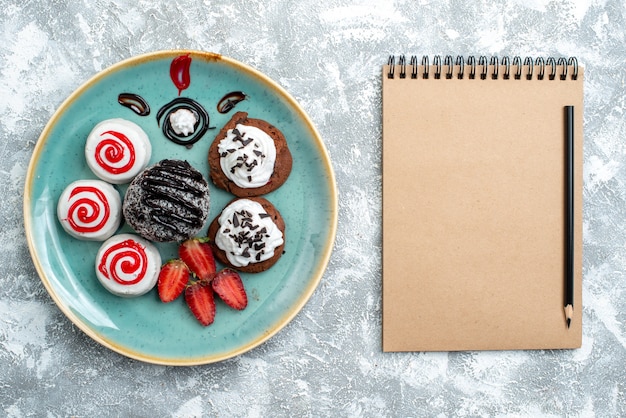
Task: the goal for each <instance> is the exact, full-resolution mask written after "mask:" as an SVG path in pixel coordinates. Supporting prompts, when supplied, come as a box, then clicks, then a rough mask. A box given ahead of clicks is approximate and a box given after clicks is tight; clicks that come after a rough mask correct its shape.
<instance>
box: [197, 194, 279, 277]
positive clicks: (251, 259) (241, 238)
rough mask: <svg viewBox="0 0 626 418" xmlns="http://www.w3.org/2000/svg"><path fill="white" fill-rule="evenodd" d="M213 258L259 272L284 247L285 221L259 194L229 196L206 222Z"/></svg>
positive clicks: (263, 269) (226, 263) (235, 267)
mask: <svg viewBox="0 0 626 418" xmlns="http://www.w3.org/2000/svg"><path fill="white" fill-rule="evenodd" d="M208 237H209V238H210V244H211V248H212V249H213V254H214V255H215V258H216V259H217V260H218V261H220V262H221V263H223V264H225V265H227V266H229V267H231V268H233V269H235V270H239V271H241V272H246V273H259V272H262V271H265V270H267V269H269V268H270V267H272V266H273V265H274V264H275V263H276V262H277V261H278V259H279V258H280V257H281V256H282V254H283V251H284V248H285V221H284V219H283V217H282V216H281V214H280V212H279V211H278V209H276V207H274V205H273V204H272V203H271V202H269V201H268V200H267V199H264V198H262V197H249V198H237V199H234V200H232V201H231V202H230V203H229V204H228V205H227V206H226V207H225V208H224V210H222V212H221V213H220V214H219V215H218V216H217V217H216V218H215V219H214V220H213V221H212V222H211V224H210V225H209V231H208Z"/></svg>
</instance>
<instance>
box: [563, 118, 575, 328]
mask: <svg viewBox="0 0 626 418" xmlns="http://www.w3.org/2000/svg"><path fill="white" fill-rule="evenodd" d="M565 154H566V162H565V182H566V185H565V196H566V208H565V211H566V213H565V218H566V221H565V222H566V225H565V240H566V245H565V251H566V252H565V304H564V306H565V321H566V322H567V328H569V327H570V325H571V323H572V315H573V314H574V106H565Z"/></svg>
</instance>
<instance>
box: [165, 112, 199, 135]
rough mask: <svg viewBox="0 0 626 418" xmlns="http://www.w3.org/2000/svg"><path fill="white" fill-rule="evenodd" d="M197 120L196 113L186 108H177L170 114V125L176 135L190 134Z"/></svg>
mask: <svg viewBox="0 0 626 418" xmlns="http://www.w3.org/2000/svg"><path fill="white" fill-rule="evenodd" d="M197 121H198V120H197V119H196V115H194V114H193V112H192V111H191V110H188V109H178V110H177V111H176V112H172V113H171V114H170V125H171V126H172V129H173V130H174V132H176V134H178V135H184V136H188V135H191V134H192V133H193V132H194V130H195V126H196V122H197Z"/></svg>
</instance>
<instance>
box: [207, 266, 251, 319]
mask: <svg viewBox="0 0 626 418" xmlns="http://www.w3.org/2000/svg"><path fill="white" fill-rule="evenodd" d="M211 286H213V290H215V293H217V295H218V296H219V297H220V299H222V300H223V301H224V302H225V303H226V304H227V305H228V306H230V307H231V308H233V309H237V310H242V309H244V308H245V307H246V306H248V296H247V295H246V291H245V289H244V288H243V282H242V281H241V277H240V276H239V273H237V272H236V271H234V270H230V269H224V270H220V272H219V273H217V274H216V275H215V277H214V278H213V280H212V281H211Z"/></svg>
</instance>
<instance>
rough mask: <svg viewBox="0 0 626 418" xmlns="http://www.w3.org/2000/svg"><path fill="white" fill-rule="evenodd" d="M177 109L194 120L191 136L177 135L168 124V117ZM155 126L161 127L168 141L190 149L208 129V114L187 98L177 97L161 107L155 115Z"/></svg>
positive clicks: (198, 104) (199, 105)
mask: <svg viewBox="0 0 626 418" xmlns="http://www.w3.org/2000/svg"><path fill="white" fill-rule="evenodd" d="M179 109H186V110H189V111H190V112H191V113H193V115H194V116H195V118H196V123H195V124H194V130H193V133H192V134H189V135H187V136H185V135H179V134H177V133H176V132H175V131H174V128H172V124H171V123H170V115H171V114H172V113H174V112H176V111H177V110H179ZM156 119H157V124H158V125H159V126H160V127H161V129H162V131H163V135H165V137H166V138H167V139H169V140H170V141H172V142H174V143H175V144H178V145H185V146H187V147H191V146H192V145H193V144H195V143H196V142H198V141H199V140H200V138H202V136H203V135H204V134H205V133H206V131H207V130H208V129H214V128H213V127H211V128H209V114H208V112H207V111H206V109H205V108H204V107H202V105H201V104H200V103H198V102H196V101H195V100H193V99H190V98H188V97H177V98H176V99H174V100H172V101H171V102H169V103H167V104H166V105H165V106H163V107H162V108H161V109H159V111H158V112H157V115H156Z"/></svg>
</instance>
